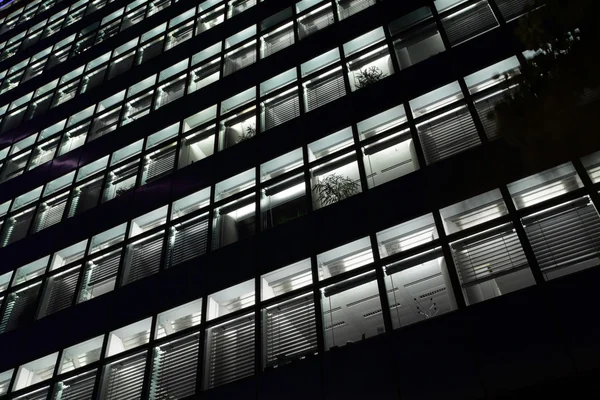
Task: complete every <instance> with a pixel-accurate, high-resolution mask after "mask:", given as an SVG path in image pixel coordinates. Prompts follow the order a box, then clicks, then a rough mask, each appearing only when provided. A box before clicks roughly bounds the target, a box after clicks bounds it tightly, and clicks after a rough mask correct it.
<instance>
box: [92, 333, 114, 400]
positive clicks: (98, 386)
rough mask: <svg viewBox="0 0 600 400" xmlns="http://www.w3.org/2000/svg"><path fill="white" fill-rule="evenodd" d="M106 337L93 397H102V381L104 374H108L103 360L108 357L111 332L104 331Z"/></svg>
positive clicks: (101, 351) (99, 360)
mask: <svg viewBox="0 0 600 400" xmlns="http://www.w3.org/2000/svg"><path fill="white" fill-rule="evenodd" d="M103 335H104V339H103V341H102V347H101V350H100V357H99V359H98V362H99V364H100V367H99V368H98V369H99V373H96V380H95V382H94V389H93V391H92V399H100V390H101V389H102V388H101V386H102V381H103V380H104V375H105V374H106V365H104V363H103V361H104V359H105V358H106V351H107V349H108V340H109V337H110V333H104V334H103Z"/></svg>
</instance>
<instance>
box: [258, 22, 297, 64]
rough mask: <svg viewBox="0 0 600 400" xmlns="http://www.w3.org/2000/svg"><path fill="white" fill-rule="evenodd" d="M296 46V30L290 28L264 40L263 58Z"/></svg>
mask: <svg viewBox="0 0 600 400" xmlns="http://www.w3.org/2000/svg"><path fill="white" fill-rule="evenodd" d="M293 44H294V29H293V27H290V28H288V29H284V30H282V31H280V32H277V33H274V34H272V35H270V36H267V37H265V38H264V42H263V46H264V47H263V49H264V51H263V57H268V56H270V55H272V54H275V53H277V52H278V51H280V50H283V49H285V48H286V47H289V46H291V45H293Z"/></svg>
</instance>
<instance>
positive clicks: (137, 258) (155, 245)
mask: <svg viewBox="0 0 600 400" xmlns="http://www.w3.org/2000/svg"><path fill="white" fill-rule="evenodd" d="M162 246H163V235H162V234H160V235H159V236H153V237H150V238H148V239H145V240H143V241H142V242H139V243H135V244H132V245H130V246H129V248H128V249H127V256H126V258H125V259H126V264H125V265H126V267H125V272H124V274H125V275H124V277H123V284H127V283H131V282H134V281H137V280H139V279H142V278H145V277H147V276H150V275H153V274H156V273H157V272H158V270H159V268H160V256H161V254H162Z"/></svg>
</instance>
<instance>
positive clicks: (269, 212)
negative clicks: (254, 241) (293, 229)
mask: <svg viewBox="0 0 600 400" xmlns="http://www.w3.org/2000/svg"><path fill="white" fill-rule="evenodd" d="M305 214H306V181H305V179H304V174H301V175H296V176H294V177H291V178H289V179H286V180H284V181H281V182H278V183H275V184H272V185H269V186H266V187H264V188H263V189H262V190H261V215H262V224H263V228H265V229H267V228H270V227H273V226H276V225H279V224H283V223H285V222H288V221H291V220H294V219H296V218H299V217H301V216H303V215H305Z"/></svg>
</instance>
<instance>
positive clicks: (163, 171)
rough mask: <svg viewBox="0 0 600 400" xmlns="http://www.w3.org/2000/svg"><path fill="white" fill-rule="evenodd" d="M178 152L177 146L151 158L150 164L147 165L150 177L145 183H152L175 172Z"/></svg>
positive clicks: (148, 176) (147, 177)
mask: <svg viewBox="0 0 600 400" xmlns="http://www.w3.org/2000/svg"><path fill="white" fill-rule="evenodd" d="M176 150H177V148H176V147H175V146H171V147H169V148H168V149H167V150H165V151H163V152H161V153H160V154H157V155H153V156H151V157H150V159H149V160H148V164H147V165H146V168H147V171H148V175H147V176H146V181H145V183H149V182H152V181H154V180H156V179H159V178H161V177H163V176H165V175H168V174H170V173H171V171H173V168H175V153H176Z"/></svg>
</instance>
